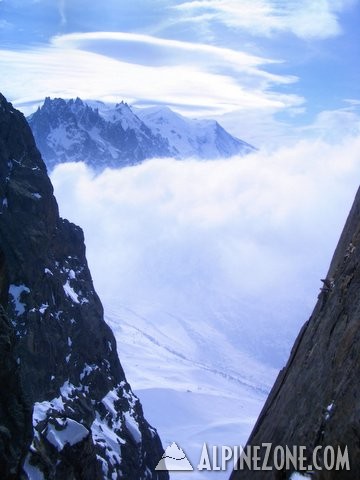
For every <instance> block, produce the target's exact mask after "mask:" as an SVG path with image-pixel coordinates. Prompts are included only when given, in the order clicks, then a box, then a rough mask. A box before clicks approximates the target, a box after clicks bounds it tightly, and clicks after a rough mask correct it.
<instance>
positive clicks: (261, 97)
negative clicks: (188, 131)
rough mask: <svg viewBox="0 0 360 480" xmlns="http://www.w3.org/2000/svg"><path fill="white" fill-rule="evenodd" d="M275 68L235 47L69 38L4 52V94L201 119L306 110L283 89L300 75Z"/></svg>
mask: <svg viewBox="0 0 360 480" xmlns="http://www.w3.org/2000/svg"><path fill="white" fill-rule="evenodd" d="M136 51H138V54H136V53H135V52H136ZM129 52H131V56H129ZM272 63H276V62H275V61H274V60H272V59H268V58H262V57H259V56H255V55H250V54H247V53H245V52H242V51H238V50H233V49H230V48H220V47H216V46H210V45H205V44H197V43H191V42H185V41H178V40H169V39H162V38H157V37H153V36H150V35H139V34H130V33H123V32H92V33H75V34H68V35H62V36H57V37H54V38H52V40H51V42H50V43H49V44H48V45H43V46H38V45H37V46H34V47H32V48H27V49H25V50H1V51H0V65H1V68H2V70H3V71H6V72H7V75H6V77H4V79H3V85H2V88H3V91H4V92H5V93H6V95H7V96H8V97H9V98H10V99H11V100H12V101H13V102H14V103H15V105H16V106H21V105H24V104H25V103H26V102H31V101H40V100H42V99H43V97H44V95H50V96H61V97H65V98H69V97H76V96H81V97H82V98H86V99H98V100H104V101H119V100H121V99H124V100H126V101H128V102H136V103H137V104H141V103H149V102H150V103H155V104H156V103H165V104H167V105H170V106H172V105H173V106H175V107H178V109H179V110H181V111H182V112H183V113H186V112H187V111H191V112H192V113H193V114H194V115H199V114H204V113H206V114H208V115H209V114H210V115H215V114H223V113H227V112H231V111H234V110H244V109H247V110H252V109H259V108H262V109H271V111H278V110H283V109H286V108H289V107H294V106H298V105H300V104H301V103H302V102H303V99H302V98H301V97H300V96H298V95H295V94H290V93H281V92H277V91H276V89H277V87H278V86H282V85H287V84H289V83H293V82H295V81H296V77H294V76H291V75H277V74H272V73H269V72H267V71H266V70H265V69H264V67H265V66H266V65H268V64H272ZM44 92H45V93H44ZM195 92H196V94H195Z"/></svg>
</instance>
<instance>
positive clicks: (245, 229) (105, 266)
mask: <svg viewBox="0 0 360 480" xmlns="http://www.w3.org/2000/svg"><path fill="white" fill-rule="evenodd" d="M359 151H360V138H353V139H347V140H346V141H345V142H344V144H342V145H337V146H334V145H329V144H326V143H324V142H322V141H317V142H312V143H310V142H305V141H304V142H299V143H298V144H296V145H295V146H292V148H283V149H281V150H278V151H276V152H274V153H272V154H266V153H256V154H253V155H251V156H247V157H245V158H233V159H231V160H219V161H210V162H200V161H193V160H188V161H183V162H179V161H175V160H172V159H162V160H151V161H148V162H145V163H144V164H142V165H139V166H136V167H130V168H125V169H122V170H119V171H105V172H103V173H102V174H100V175H98V176H95V175H94V173H92V172H91V171H89V170H88V169H87V168H86V167H85V166H84V165H83V164H65V165H61V166H59V167H57V168H56V170H55V171H54V172H53V174H52V181H53V183H54V186H55V192H56V195H57V198H58V200H59V204H60V210H61V213H62V215H63V216H65V217H67V218H69V219H70V220H72V221H75V222H76V223H78V224H80V225H81V226H82V227H83V228H84V230H85V235H86V243H87V252H88V259H89V262H90V266H91V269H92V272H93V275H94V279H95V284H96V287H97V289H98V290H99V293H100V294H101V296H103V297H107V296H110V297H111V296H113V297H117V298H119V301H120V302H121V303H122V304H123V305H132V306H134V305H136V304H137V303H139V302H144V301H145V302H148V303H149V304H153V305H155V304H156V305H162V307H161V308H162V310H166V311H174V310H175V311H176V312H177V313H178V314H180V313H179V312H181V311H184V308H185V306H186V308H190V307H189V305H194V308H196V309H199V310H201V309H203V316H204V312H205V311H206V312H207V314H208V312H209V311H219V308H220V306H221V308H220V310H221V314H222V315H223V316H224V317H226V314H227V312H228V315H229V318H230V319H231V322H233V323H234V324H236V323H237V322H240V323H241V322H243V324H242V328H243V329H245V330H244V331H243V333H242V335H244V338H246V335H250V333H251V332H253V331H254V329H255V331H258V332H259V335H260V336H262V337H261V338H262V342H263V343H264V344H266V345H267V347H266V348H267V350H266V351H264V352H263V355H265V356H271V350H273V354H274V357H276V358H277V360H276V362H277V364H276V366H279V364H280V365H281V361H284V358H285V357H284V355H285V354H284V350H283V349H282V350H281V352H280V355H278V356H276V354H275V353H274V350H275V347H274V345H275V344H276V342H280V344H281V343H282V342H283V340H284V339H285V340H284V341H286V342H287V344H286V347H287V348H288V347H289V346H290V344H291V343H292V340H293V336H294V335H295V333H296V332H297V330H298V328H299V326H300V324H301V323H302V322H304V321H305V320H306V319H307V315H308V314H309V313H310V310H311V308H312V307H313V305H314V302H315V300H316V295H317V292H318V288H319V287H320V282H319V279H320V278H322V276H323V275H325V274H326V270H327V268H328V265H329V262H330V259H331V255H332V252H333V250H334V248H335V246H336V242H337V239H338V237H339V235H340V232H341V229H342V226H343V224H344V222H345V219H346V215H347V213H348V210H349V208H350V206H351V203H352V200H353V197H354V195H355V192H356V189H357V186H358V178H359V174H360V156H359V153H358V152H359ZM236 305H237V306H236ZM236 309H238V310H236ZM229 312H230V313H229ZM155 313H156V312H155ZM199 315H200V314H199ZM200 316H201V315H200ZM225 320H226V319H225ZM225 320H224V321H225ZM240 323H239V324H240ZM286 339H287V340H286ZM289 339H290V340H289ZM229 341H231V340H229ZM249 346H250V344H249ZM283 346H284V345H283V343H282V347H283ZM259 355H260V354H259Z"/></svg>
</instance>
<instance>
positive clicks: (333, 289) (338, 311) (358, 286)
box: [231, 190, 360, 480]
mask: <svg viewBox="0 0 360 480" xmlns="http://www.w3.org/2000/svg"><path fill="white" fill-rule="evenodd" d="M324 280H325V281H324V286H323V288H322V290H321V292H320V294H319V298H318V302H317V304H316V306H315V309H314V312H313V314H312V315H311V317H310V319H309V320H308V321H307V322H306V323H305V325H304V326H303V328H302V330H301V332H300V333H299V336H298V338H297V340H296V341H295V344H294V346H293V349H292V352H291V355H290V358H289V361H288V363H287V365H286V367H285V368H284V369H283V370H282V371H281V372H280V374H279V376H278V378H277V380H276V382H275V384H274V387H273V389H272V391H271V393H270V395H269V397H268V399H267V401H266V403H265V406H264V408H263V410H262V412H261V414H260V416H259V419H258V421H257V423H256V425H255V428H254V430H253V432H252V434H251V436H250V439H249V442H248V443H249V445H253V446H254V445H258V446H261V444H262V443H264V442H268V443H272V445H273V447H275V446H276V445H283V446H285V445H288V446H294V445H297V446H306V456H307V458H308V459H310V460H311V455H312V452H313V450H314V448H315V447H316V446H318V445H321V446H323V447H326V446H332V447H335V451H337V449H338V447H340V449H341V452H343V453H344V451H345V450H344V449H345V447H346V446H347V448H348V457H349V463H350V471H348V470H339V471H336V470H334V469H333V470H331V471H325V470H324V471H322V472H320V471H315V472H314V473H313V475H312V476H311V478H312V479H324V480H325V479H326V480H332V479H336V480H355V479H359V478H360V190H359V191H358V193H357V195H356V198H355V201H354V204H353V207H352V209H351V212H350V214H349V217H348V220H347V222H346V224H345V227H344V230H343V233H342V235H341V237H340V240H339V243H338V246H337V248H336V250H335V253H334V256H333V259H332V262H331V265H330V268H329V272H328V274H327V276H326V278H325V279H324ZM262 453H264V452H263V451H262ZM318 462H319V464H321V462H322V456H321V454H320V455H319V460H318ZM260 463H262V462H260ZM309 463H310V462H309ZM290 475H291V471H290V470H288V471H285V470H284V471H282V472H275V471H272V472H271V471H249V470H247V471H240V470H239V471H234V472H233V474H232V475H231V480H237V479H248V478H249V479H250V478H251V479H254V480H256V479H279V480H280V479H288V478H290Z"/></svg>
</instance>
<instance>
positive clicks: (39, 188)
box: [0, 95, 168, 480]
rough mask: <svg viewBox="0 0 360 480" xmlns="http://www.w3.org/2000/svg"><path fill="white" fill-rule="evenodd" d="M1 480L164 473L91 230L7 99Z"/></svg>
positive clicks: (0, 308) (0, 223)
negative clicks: (70, 206) (96, 265)
mask: <svg viewBox="0 0 360 480" xmlns="http://www.w3.org/2000/svg"><path fill="white" fill-rule="evenodd" d="M0 347H1V348H0V362H1V368H0V375H1V391H0V471H1V478H2V479H17V478H24V479H26V478H30V479H32V478H36V479H42V478H44V479H59V480H62V479H64V480H70V479H84V480H85V479H86V480H88V479H93V480H97V479H113V478H123V479H129V480H139V479H166V478H168V474H167V472H155V467H156V464H157V462H158V461H159V459H160V458H161V456H162V454H163V449H162V445H161V442H160V439H159V437H158V435H157V432H156V430H155V429H154V428H152V427H151V426H150V425H149V424H148V423H147V421H146V420H145V418H144V416H143V412H142V407H141V404H140V402H139V400H138V398H137V397H136V396H135V395H134V394H133V392H132V390H131V388H130V385H129V384H128V382H127V380H126V378H125V375H124V372H123V369H122V367H121V365H120V362H119V359H118V355H117V350H116V343H115V339H114V336H113V334H112V332H111V330H110V328H109V327H108V326H107V324H106V323H105V322H104V319H103V308H102V305H101V302H100V300H99V298H98V296H97V294H96V292H95V290H94V286H93V282H92V279H91V275H90V272H89V269H88V265H87V261H86V256H85V244H84V236H83V232H82V230H81V229H80V228H79V227H77V226H76V225H74V224H72V223H70V222H68V221H67V220H64V219H62V218H60V217H59V212H58V206H57V203H56V200H55V198H54V195H53V188H52V185H51V183H50V180H49V178H48V176H47V171H46V166H45V164H44V162H43V160H42V158H41V156H40V153H39V151H38V149H37V147H36V145H35V142H34V139H33V136H32V133H31V130H30V128H29V126H28V124H27V122H26V120H25V118H24V116H23V115H22V114H21V113H20V112H18V111H17V110H15V109H14V108H13V107H12V105H11V104H10V103H8V102H7V101H6V99H5V98H4V97H3V96H1V95H0Z"/></svg>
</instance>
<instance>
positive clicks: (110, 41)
mask: <svg viewBox="0 0 360 480" xmlns="http://www.w3.org/2000/svg"><path fill="white" fill-rule="evenodd" d="M359 20H360V2H359V0H189V1H186V0H129V1H128V0H122V1H118V0H105V1H104V0H102V1H99V0H93V1H91V2H85V0H71V1H70V0H21V1H20V0H0V69H1V71H2V81H1V84H2V85H1V91H2V93H3V94H4V95H5V96H6V97H7V98H8V100H10V101H12V102H13V103H14V105H15V106H16V107H18V108H20V109H22V110H23V111H24V112H25V113H26V114H29V113H30V112H31V111H32V110H33V109H34V108H36V106H37V105H38V104H39V103H41V102H42V101H43V99H44V97H45V96H50V97H55V96H58V97H64V98H71V97H76V96H79V97H80V98H83V99H98V100H104V101H110V102H118V101H121V100H124V101H126V102H128V103H131V104H135V105H137V106H146V105H157V104H166V105H168V106H169V107H171V108H173V109H175V110H176V111H178V112H180V113H182V114H185V115H189V116H191V117H208V118H216V119H218V120H219V121H220V123H222V124H223V126H225V127H226V128H227V129H228V130H229V131H230V132H231V133H233V134H234V135H236V136H238V137H240V138H243V139H244V140H246V141H249V142H250V143H253V144H255V146H257V147H264V146H267V147H271V146H275V147H277V146H279V145H283V144H285V143H287V144H289V143H291V142H292V141H294V140H297V139H299V138H302V137H304V136H307V137H311V136H322V137H324V138H326V137H330V138H333V137H334V136H338V137H341V136H342V135H344V133H347V132H348V131H349V130H350V131H358V130H359V128H360V127H359V108H360V93H359V85H360V62H359V61H358V59H359V57H360V38H359V37H360V32H359V29H358V23H359Z"/></svg>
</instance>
